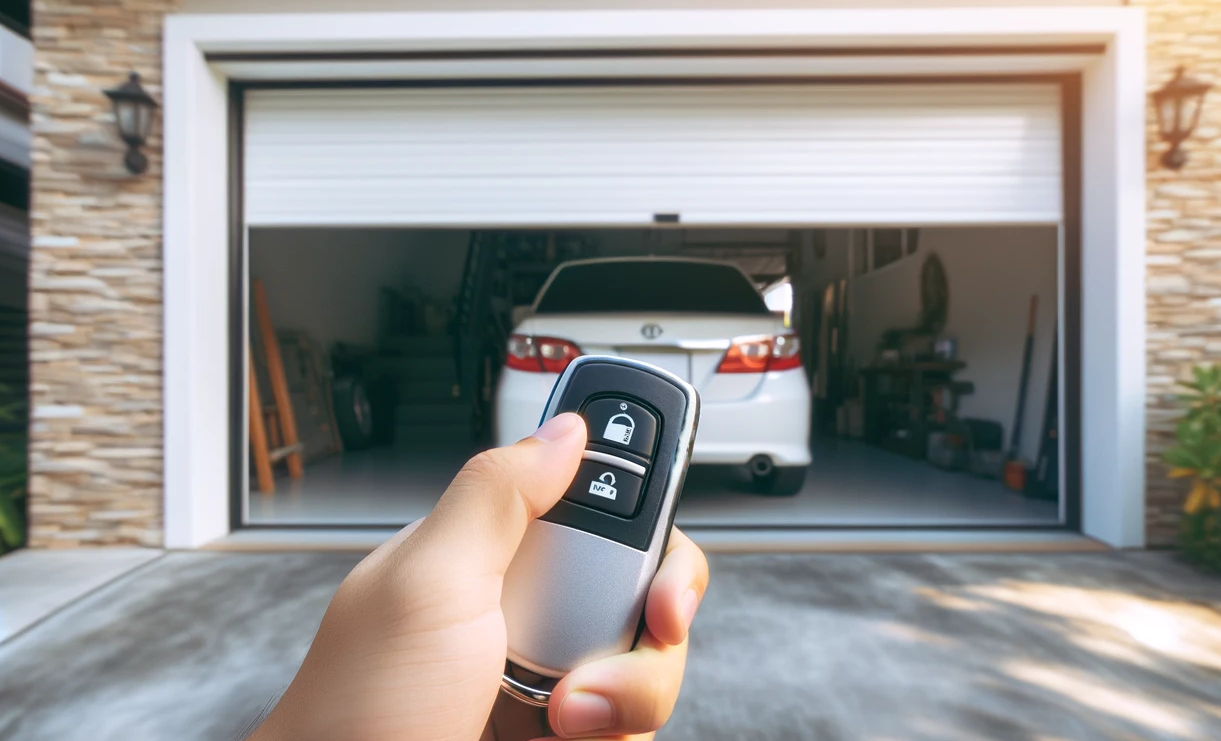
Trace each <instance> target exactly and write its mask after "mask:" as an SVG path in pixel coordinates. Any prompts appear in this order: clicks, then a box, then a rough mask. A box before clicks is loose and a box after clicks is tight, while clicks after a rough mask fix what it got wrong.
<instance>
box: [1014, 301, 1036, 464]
mask: <svg viewBox="0 0 1221 741" xmlns="http://www.w3.org/2000/svg"><path fill="white" fill-rule="evenodd" d="M1038 309H1039V296H1038V294H1035V295H1033V296H1031V297H1030V320H1029V321H1028V322H1027V323H1026V348H1025V349H1024V350H1023V351H1022V379H1021V381H1020V382H1019V383H1018V402H1017V411H1015V412H1014V413H1013V436H1012V438H1011V439H1010V440H1009V457H1010V458H1011V459H1014V460H1016V459H1017V458H1018V454H1019V450H1020V446H1021V444H1022V417H1023V416H1024V415H1023V414H1022V412H1024V411H1025V407H1026V386H1027V384H1028V383H1029V381H1030V355H1031V352H1032V350H1033V349H1034V347H1033V345H1034V318H1035V314H1037V313H1038Z"/></svg>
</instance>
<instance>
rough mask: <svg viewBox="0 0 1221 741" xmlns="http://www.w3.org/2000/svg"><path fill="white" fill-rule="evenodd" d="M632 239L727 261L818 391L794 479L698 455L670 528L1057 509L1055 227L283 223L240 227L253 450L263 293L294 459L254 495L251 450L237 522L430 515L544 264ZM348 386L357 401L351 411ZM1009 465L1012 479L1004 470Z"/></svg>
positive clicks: (1014, 516) (1022, 520)
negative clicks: (248, 299) (753, 291)
mask: <svg viewBox="0 0 1221 741" xmlns="http://www.w3.org/2000/svg"><path fill="white" fill-rule="evenodd" d="M629 255H665V256H684V257H698V258H710V259H718V260H727V261H731V262H734V263H736V264H738V265H739V266H740V267H741V268H742V269H743V270H744V272H746V273H747V274H748V275H750V276H751V278H752V280H753V281H754V282H755V284H756V286H758V287H759V288H760V290H761V291H763V292H764V295H765V298H766V300H767V303H768V306H769V308H771V309H773V310H774V311H781V312H785V313H786V314H787V315H788V320H789V322H790V325H791V327H792V328H793V330H794V331H796V332H797V333H798V334H799V335H800V337H801V341H802V345H803V360H804V365H805V368H806V372H807V377H808V378H809V381H810V385H811V389H812V391H813V397H814V403H813V408H812V409H811V410H810V413H811V415H812V422H813V427H812V430H813V432H812V439H811V447H812V455H813V460H814V463H813V465H812V466H811V468H810V470H809V475H808V476H807V479H806V482H805V485H804V488H803V489H802V490H801V491H800V493H799V494H798V495H796V496H794V497H791V498H790V497H769V496H763V495H760V494H758V493H756V492H755V491H753V490H752V488H751V486H750V483H749V479H748V477H747V476H746V475H745V471H744V470H738V469H734V468H725V467H698V466H697V467H693V468H692V470H691V474H690V476H689V478H688V483H687V486H686V489H685V493H684V497H683V501H682V504H681V506H680V509H679V512H678V516H677V521H678V523H679V524H680V525H685V526H716V527H722V526H750V527H903V526H918V527H930V526H967V527H977V526H994V525H1004V526H1050V525H1055V524H1057V523H1059V522H1060V521H1061V504H1060V501H1061V498H1062V497H1061V496H1060V491H1061V486H1060V475H1059V466H1058V461H1059V460H1060V454H1061V451H1060V442H1061V441H1060V440H1059V439H1058V435H1057V427H1058V425H1057V419H1058V418H1059V408H1060V406H1059V399H1060V396H1061V395H1060V383H1059V381H1058V379H1059V377H1060V374H1059V373H1058V368H1057V362H1058V361H1057V358H1058V353H1057V351H1056V348H1057V344H1058V333H1057V327H1058V322H1059V320H1058V317H1059V313H1060V304H1061V302H1060V300H1059V292H1060V286H1059V277H1058V276H1059V259H1060V258H1059V234H1058V230H1057V228H1055V227H1050V226H1020V227H1019V226H1005V227H909V228H899V227H889V226H888V227H878V228H869V227H859V228H827V229H750V230H743V229H683V228H675V227H659V228H653V229H600V230H554V231H548V230H479V231H466V230H436V229H432V230H422V229H414V230H411V229H388V228H334V227H325V228H324V227H291V228H254V229H251V231H250V239H249V275H250V278H251V282H252V285H253V286H256V288H255V290H254V291H253V292H252V304H255V305H253V306H252V308H251V311H250V318H251V327H250V329H251V348H252V358H253V360H254V368H255V378H256V379H257V384H258V386H259V392H258V396H259V398H260V399H261V400H265V401H263V402H261V403H262V407H263V415H262V416H263V422H264V426H265V429H266V430H267V432H268V433H270V434H269V438H270V440H269V443H268V446H269V448H274V447H281V448H282V447H284V445H283V443H284V442H285V441H284V440H283V439H282V436H281V435H279V434H277V432H278V428H279V424H278V419H277V411H276V408H275V407H276V405H275V393H274V389H273V388H272V383H271V381H270V374H269V372H268V361H267V352H266V351H265V350H264V349H263V346H264V345H263V341H262V337H261V336H260V331H259V330H260V327H259V320H260V309H259V307H258V305H257V304H258V303H259V300H260V299H259V297H258V294H260V293H261V295H262V299H261V300H262V302H263V306H264V307H265V310H266V314H267V315H268V317H269V319H270V322H271V324H272V326H274V329H275V334H276V336H277V337H278V340H279V342H278V347H279V350H280V355H281V364H282V366H283V368H284V376H285V380H286V385H287V388H288V390H289V393H290V396H291V398H292V407H293V410H294V412H295V415H294V416H295V422H296V427H297V431H298V433H299V438H300V442H301V445H302V447H301V449H300V453H301V458H302V461H303V467H302V468H303V470H302V471H301V476H300V478H293V477H292V476H291V475H290V473H289V466H287V465H284V464H282V463H277V465H276V466H275V469H274V470H275V478H274V482H273V486H272V489H274V491H272V492H268V493H264V492H262V491H260V490H261V489H263V488H265V487H263V486H262V485H261V484H260V482H259V480H258V478H257V476H255V475H254V473H253V466H252V475H251V478H250V484H249V492H248V494H247V508H246V523H247V524H249V525H255V526H265V525H293V526H302V525H306V526H387V525H391V526H395V525H402V524H405V523H407V522H410V521H412V520H414V519H417V518H419V517H421V516H423V515H424V514H426V513H427V512H428V511H429V510H430V509H431V507H432V506H433V504H434V503H435V502H436V499H437V497H438V496H439V495H440V493H441V492H442V491H443V490H444V488H445V486H446V485H447V484H448V482H449V480H450V479H451V478H452V476H453V475H454V473H455V472H456V471H457V470H458V468H459V467H460V466H461V465H462V463H463V462H464V461H465V460H466V459H467V458H468V457H469V456H470V455H472V454H473V453H475V452H476V451H478V450H479V449H481V448H483V447H486V446H488V445H490V444H491V429H490V427H491V425H490V415H491V414H492V410H493V408H494V394H495V389H496V383H495V381H496V376H497V373H498V372H499V369H500V368H501V367H502V366H503V362H504V352H505V350H504V346H505V341H506V339H507V336H508V334H509V333H510V331H511V329H512V327H513V325H514V323H515V320H518V319H520V318H521V317H522V316H523V314H524V312H527V311H528V305H529V303H530V302H531V301H532V300H533V298H534V296H535V294H536V293H537V292H538V289H539V288H540V287H541V286H542V284H543V282H544V281H545V279H546V278H547V276H548V275H549V274H550V273H551V271H552V270H553V269H554V268H555V266H556V265H558V264H559V263H561V262H563V261H565V260H571V259H582V258H590V257H607V256H629ZM1032 312H1033V323H1032V322H1031V317H1032ZM1031 328H1033V332H1029V336H1030V343H1029V345H1030V349H1029V371H1028V378H1027V379H1026V380H1025V386H1026V390H1025V394H1024V397H1025V398H1024V403H1023V405H1022V409H1021V412H1020V415H1021V420H1022V429H1021V432H1020V439H1019V440H1017V442H1016V446H1012V445H1011V437H1012V430H1013V426H1014V424H1015V420H1016V416H1015V410H1016V409H1017V405H1018V397H1019V394H1020V393H1021V387H1022V385H1023V378H1022V376H1023V370H1022V369H1023V361H1024V357H1025V355H1026V353H1027V349H1026V346H1027V336H1028V331H1029V330H1030V329H1031ZM354 383H357V384H358V385H359V386H360V387H361V389H363V393H361V394H357V395H358V396H361V395H363V396H365V397H367V399H368V404H367V406H366V407H362V408H364V409H366V411H367V413H368V419H367V420H365V422H364V425H363V427H362V426H361V425H359V424H356V423H355V422H354V420H356V419H357V418H358V417H360V415H359V414H353V413H352V410H353V409H354V406H353V404H354V401H355V400H354V398H353V393H352V389H353V384H354ZM917 384H918V385H919V387H920V388H919V390H913V386H915V385H917ZM543 401H544V400H540V409H539V412H540V413H541V407H542V404H543ZM358 406H359V405H358ZM1007 458H1014V459H1016V460H1019V461H1021V462H1023V469H1024V470H1026V471H1027V472H1028V473H1027V476H1026V477H1025V478H1026V480H1025V481H1017V482H1015V481H1005V480H1004V479H1005V477H1004V476H1003V471H1004V469H1005V466H1004V463H1005V460H1006V459H1007ZM285 463H287V461H285Z"/></svg>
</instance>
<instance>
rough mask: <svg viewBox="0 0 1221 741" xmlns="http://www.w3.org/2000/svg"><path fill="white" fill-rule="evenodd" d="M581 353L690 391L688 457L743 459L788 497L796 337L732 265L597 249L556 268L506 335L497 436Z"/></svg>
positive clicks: (795, 480)
mask: <svg viewBox="0 0 1221 741" xmlns="http://www.w3.org/2000/svg"><path fill="white" fill-rule="evenodd" d="M585 354H597V355H615V356H619V357H625V358H632V359H635V360H642V361H644V362H646V363H652V364H653V365H656V366H659V367H661V368H664V369H666V370H668V371H670V372H672V373H674V374H675V375H677V376H679V377H681V378H683V379H684V380H686V381H688V382H690V383H691V384H692V385H693V386H695V387H696V389H698V390H699V392H700V399H701V406H700V420H699V430H698V434H697V435H696V439H695V450H694V453H693V455H692V461H691V462H692V463H693V464H697V465H699V464H713V465H744V466H746V467H747V469H748V470H749V472H750V474H751V476H752V478H753V480H754V483H755V485H756V488H757V489H758V490H759V491H761V492H764V493H769V494H775V495H782V496H791V495H793V494H796V493H797V492H798V491H800V490H801V487H802V483H803V481H804V480H805V472H806V467H807V466H808V465H809V464H810V388H809V383H808V381H807V378H806V374H805V371H804V370H803V369H802V366H801V352H800V344H799V342H798V339H797V336H796V335H794V334H792V333H791V332H789V331H788V330H787V329H786V328H785V326H784V320H783V318H781V317H780V316H778V315H776V314H774V313H772V312H771V311H769V310H768V308H767V306H766V305H765V304H764V302H763V297H762V296H761V295H760V294H759V292H758V291H757V290H756V289H755V287H754V285H753V284H752V283H751V281H750V279H749V278H748V277H747V276H746V275H745V274H744V273H743V272H742V271H741V270H740V269H739V268H738V267H737V266H735V265H733V264H731V263H723V262H713V261H709V260H692V259H677V258H606V259H596V260H576V261H572V262H566V263H564V264H562V265H560V266H559V267H558V268H556V269H555V271H554V272H553V273H552V274H551V277H550V278H548V279H547V282H546V283H545V284H544V285H543V288H542V290H540V291H539V294H538V297H537V298H536V299H535V301H534V304H533V306H532V307H531V314H530V316H529V317H528V318H526V319H524V320H523V321H522V322H521V323H520V324H518V326H517V327H516V328H515V329H514V332H513V335H512V336H511V337H510V338H509V344H508V352H507V353H506V358H505V368H504V370H503V372H502V373H501V376H500V382H499V387H498V389H497V396H496V442H497V444H499V445H505V444H509V443H512V442H513V441H515V440H519V439H521V438H523V437H525V436H527V435H529V434H530V433H531V432H533V431H534V429H535V427H536V426H537V425H538V422H539V417H540V416H541V415H542V412H543V407H544V406H545V405H546V403H547V398H548V395H549V394H550V392H551V387H552V386H553V385H554V384H555V381H556V379H557V378H559V375H560V373H562V372H563V371H564V369H565V368H566V367H568V364H569V363H570V362H572V360H573V358H576V357H578V356H580V355H585Z"/></svg>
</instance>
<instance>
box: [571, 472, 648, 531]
mask: <svg viewBox="0 0 1221 741" xmlns="http://www.w3.org/2000/svg"><path fill="white" fill-rule="evenodd" d="M643 485H644V479H643V478H641V477H640V476H636V475H634V474H631V473H628V472H627V471H625V470H623V469H622V468H616V467H615V466H609V465H607V464H605V463H602V462H601V461H595V460H583V461H581V467H580V468H578V469H577V477H576V478H575V479H573V480H572V486H570V487H568V493H567V494H565V495H564V498H565V499H567V500H568V501H570V502H577V503H578V504H583V505H585V506H586V507H592V508H593V509H597V510H601V511H603V512H609V513H611V514H612V515H618V516H619V517H632V516H633V515H635V514H636V505H637V504H638V503H639V502H640V489H641V487H642V486H643Z"/></svg>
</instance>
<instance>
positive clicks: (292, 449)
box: [267, 443, 305, 463]
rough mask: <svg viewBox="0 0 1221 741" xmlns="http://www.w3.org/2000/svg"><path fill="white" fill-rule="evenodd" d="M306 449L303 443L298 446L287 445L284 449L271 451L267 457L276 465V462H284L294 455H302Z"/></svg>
mask: <svg viewBox="0 0 1221 741" xmlns="http://www.w3.org/2000/svg"><path fill="white" fill-rule="evenodd" d="M304 447H305V445H304V444H303V443H297V444H296V445H285V446H284V447H282V448H276V449H275V450H273V451H271V452H270V453H268V454H267V457H268V458H270V459H271V462H272V463H275V462H276V461H282V460H284V459H285V458H287V457H288V456H290V455H292V454H293V453H300V452H301V450H302V449H303V448H304Z"/></svg>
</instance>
